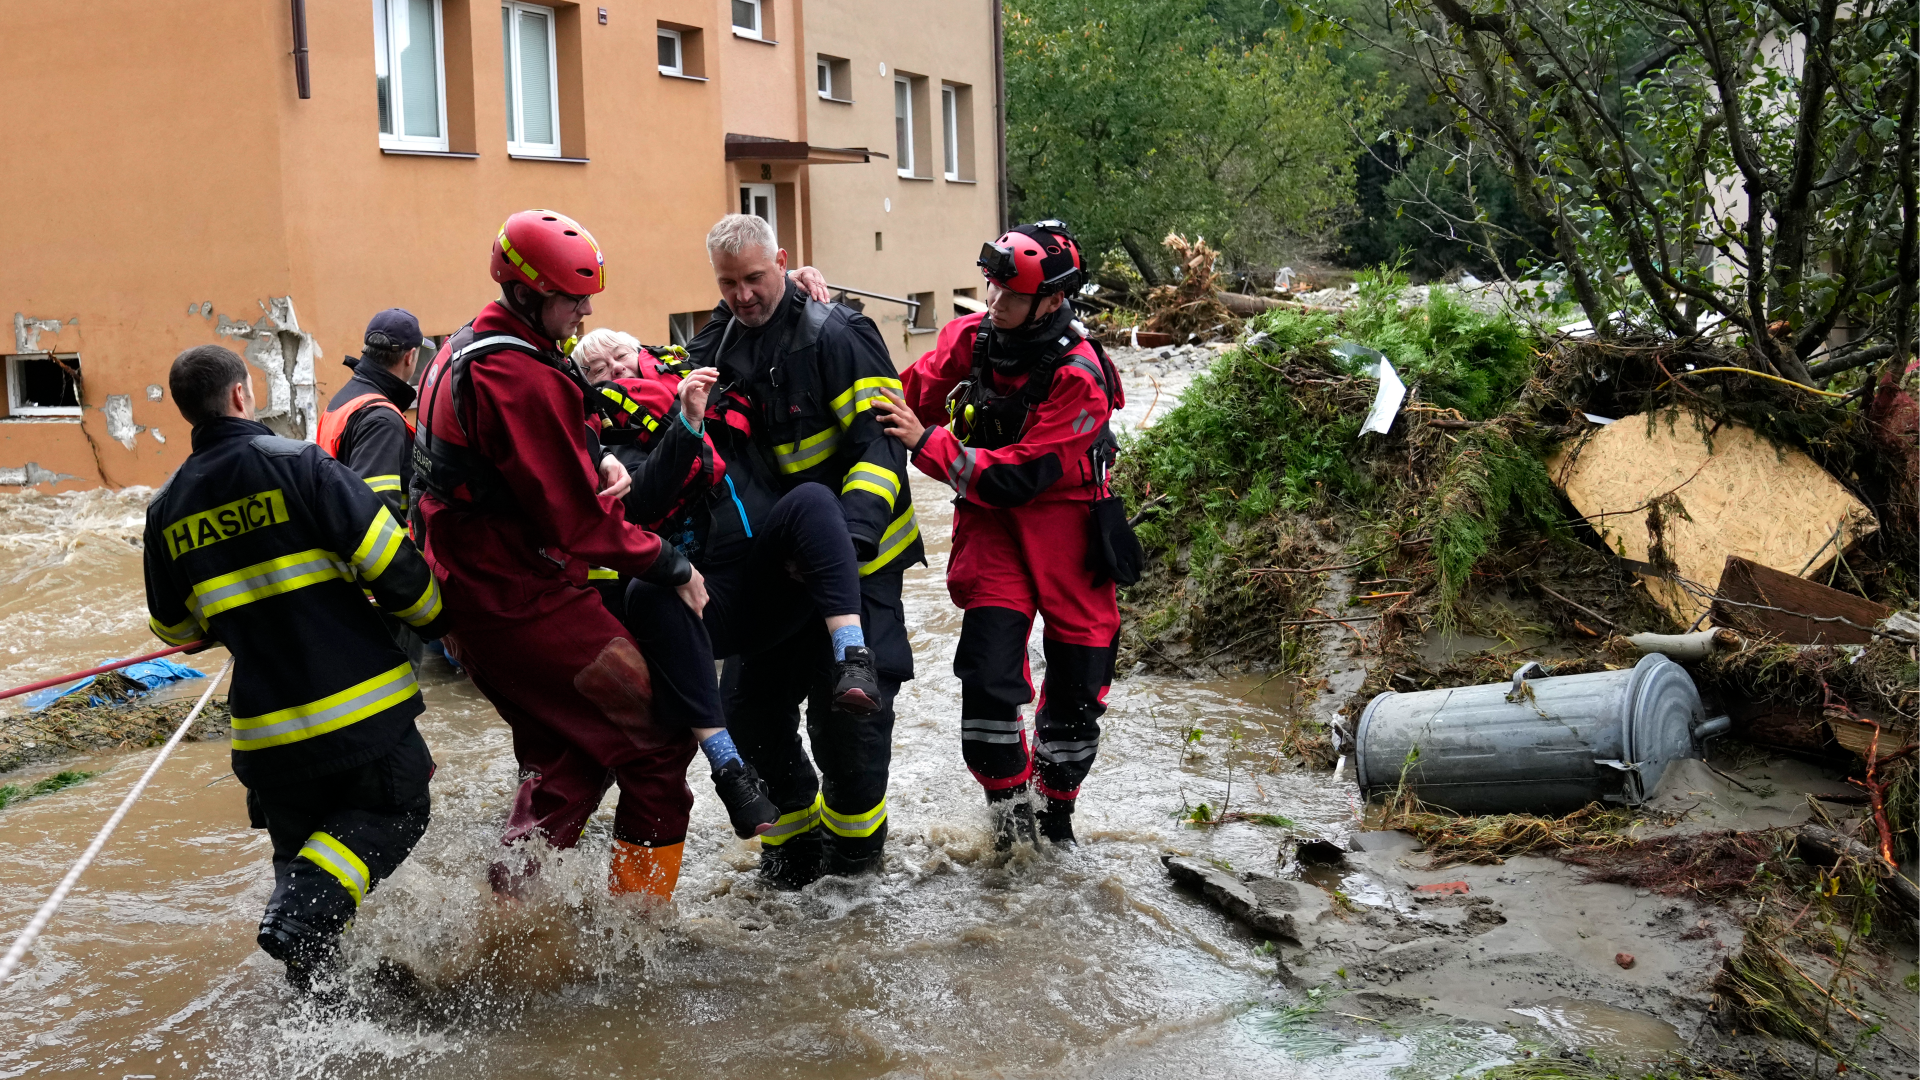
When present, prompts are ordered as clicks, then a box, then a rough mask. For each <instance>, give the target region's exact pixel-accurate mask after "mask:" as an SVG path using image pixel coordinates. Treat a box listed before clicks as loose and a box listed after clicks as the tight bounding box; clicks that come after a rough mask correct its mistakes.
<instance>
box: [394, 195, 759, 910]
mask: <svg viewBox="0 0 1920 1080" xmlns="http://www.w3.org/2000/svg"><path fill="white" fill-rule="evenodd" d="M493 278H494V280H495V281H497V282H500V284H501V298H500V299H499V300H496V301H494V302H493V303H491V304H488V305H487V306H486V307H485V308H484V309H483V310H482V311H481V312H480V314H479V316H478V317H477V318H475V319H474V321H473V323H472V325H471V327H470V328H469V329H468V330H463V331H462V332H461V333H459V334H456V335H454V337H453V338H452V339H450V340H449V341H448V343H447V345H446V346H444V347H443V348H442V350H441V352H440V355H439V356H437V357H435V358H434V362H433V365H432V367H431V368H430V369H429V371H428V375H427V378H426V380H424V382H425V386H424V388H423V392H422V395H421V405H420V409H419V417H420V422H419V432H418V435H417V437H416V442H415V447H416V454H415V464H416V475H417V477H418V479H419V483H420V487H421V491H420V493H419V496H418V499H417V500H416V503H417V506H418V507H419V513H420V523H419V524H420V529H419V532H420V536H421V539H422V540H423V544H422V547H423V548H424V549H425V551H426V555H427V560H428V562H429V563H430V564H431V565H432V566H433V569H434V573H435V575H436V576H437V577H438V578H439V579H440V580H441V582H442V585H443V591H444V594H445V597H446V604H447V610H448V614H449V617H450V619H451V621H452V632H451V633H450V634H449V635H448V641H449V642H450V643H451V645H452V646H453V652H454V653H455V655H456V657H457V658H458V659H459V661H460V662H461V663H462V664H464V665H466V667H467V669H468V672H469V673H470V674H471V675H472V678H473V681H474V684H475V685H476V686H478V687H479V688H480V690H481V691H482V692H483V693H484V694H486V696H487V698H488V700H490V701H491V702H492V703H493V705H494V707H495V708H496V709H498V710H499V712H500V715H501V716H502V717H503V718H504V719H505V720H506V721H507V724H508V725H509V726H510V727H511V728H512V729H513V746H514V756H515V757H516V758H517V759H518V761H519V764H520V772H521V776H522V777H523V778H524V779H523V780H522V782H521V784H520V789H519V791H518V793H517V794H516V796H515V798H514V802H513V808H512V810H511V812H510V813H509V816H508V819H507V829H506V834H505V836H504V837H503V838H502V839H503V843H506V844H509V845H511V844H513V843H515V842H516V841H519V840H521V839H523V838H526V837H530V836H534V835H541V836H544V837H545V838H546V840H547V842H548V843H550V844H552V845H553V846H554V847H560V848H567V847H572V846H573V845H574V844H575V843H576V842H578V840H579V838H580V835H581V831H582V829H583V828H584V827H585V826H586V823H587V818H588V817H589V816H590V815H591V814H592V813H593V811H594V809H595V808H596V807H597V806H598V805H599V803H600V799H601V797H602V796H603V795H604V794H605V793H606V790H607V787H608V786H609V785H610V784H618V785H619V787H620V802H619V806H618V809H617V810H616V812H615V815H614V824H613V857H612V873H611V877H610V881H609V887H610V888H611V890H612V891H614V892H616V893H643V894H650V895H652V896H655V897H661V898H665V897H668V896H671V895H672V893H673V887H674V884H675V883H676V882H677V881H678V879H679V872H680V857H681V850H682V842H683V841H684V839H685V837H686V830H687V817H688V812H689V810H690V809H691V807H692V804H693V793H692V791H691V790H689V789H688V787H687V784H686V771H687V764H688V762H689V761H690V760H691V758H692V757H693V754H694V751H695V746H696V744H695V739H694V736H693V734H692V732H691V731H690V730H689V729H717V728H720V727H721V726H722V725H721V721H720V720H719V701H718V696H717V695H718V690H717V688H716V687H715V686H714V679H713V667H712V664H713V658H712V654H711V651H710V649H708V647H707V645H706V633H705V630H704V628H703V627H702V625H701V623H700V618H699V610H700V608H701V607H702V606H703V605H704V604H705V600H706V595H705V589H704V586H703V584H702V582H701V579H700V576H699V574H698V572H697V571H695V570H694V569H693V567H692V565H691V564H690V563H688V562H687V560H686V558H685V557H684V556H682V555H680V554H679V553H678V552H677V551H675V550H674V549H673V548H671V547H667V546H664V545H662V544H661V542H660V538H659V537H657V536H655V535H653V534H652V533H649V532H647V531H646V530H645V529H642V528H640V527H639V526H637V525H631V524H628V522H627V520H626V518H625V515H624V514H623V512H622V508H621V503H620V496H621V495H623V494H624V493H625V491H626V489H627V487H628V486H629V484H630V480H629V478H628V476H627V472H626V469H625V467H624V466H622V465H620V463H619V462H618V460H616V459H615V458H614V457H613V456H612V455H611V454H608V453H606V452H605V451H604V450H603V448H602V447H600V446H599V445H598V443H597V441H596V440H595V439H594V437H593V435H592V433H591V429H589V427H588V424H587V412H586V405H585V395H586V393H587V391H588V388H587V387H586V385H585V383H584V382H582V381H581V380H580V378H579V376H578V374H577V372H576V371H575V370H574V368H573V367H572V365H571V364H570V363H569V362H568V361H567V360H566V358H565V357H564V356H563V355H562V354H561V353H560V352H559V351H558V348H557V346H556V343H557V342H559V341H562V340H565V339H567V338H570V337H572V336H574V335H575V334H576V333H578V330H579V326H580V322H581V320H582V319H583V318H585V317H586V316H587V315H589V314H591V313H592V310H593V307H592V301H591V297H592V295H593V294H596V293H598V292H600V291H601V290H602V289H603V288H604V287H605V271H604V268H603V263H602V259H601V254H600V250H599V247H598V245H596V244H595V243H594V241H593V238H592V236H590V235H589V234H588V233H587V231H586V230H585V229H584V228H581V227H580V226H579V225H578V224H576V223H575V222H573V221H572V220H571V219H569V218H567V217H565V216H564V215H561V214H557V213H554V212H552V211H546V210H528V211H523V212H521V213H518V214H515V215H513V216H512V217H510V218H508V219H507V221H506V223H505V224H504V225H503V226H501V229H500V233H499V235H498V237H497V238H496V239H495V241H494V246H493ZM596 566H600V567H607V568H610V569H612V570H615V571H618V572H620V573H623V574H627V575H630V576H632V577H635V578H639V579H641V580H643V581H650V582H653V583H655V584H658V585H663V586H668V587H672V588H676V589H678V590H679V592H680V595H681V597H682V598H683V599H684V600H685V601H686V603H685V604H684V605H676V607H677V608H678V609H679V610H678V612H667V613H665V614H666V619H667V620H671V619H673V618H676V617H677V618H678V620H679V621H678V623H677V624H676V623H672V622H670V621H663V622H662V623H661V624H660V625H654V626H650V627H648V628H646V629H647V630H648V631H649V632H650V633H651V634H653V635H656V636H657V638H658V640H653V639H652V638H649V640H646V641H641V642H639V644H638V645H637V646H636V642H635V639H634V637H633V635H632V634H631V633H629V632H628V631H627V630H626V629H625V628H623V627H622V626H621V625H620V623H619V621H618V620H616V619H615V618H614V617H613V616H612V615H611V614H609V613H608V611H607V609H606V607H605V606H604V605H603V604H602V603H601V601H600V597H599V595H598V594H597V593H595V592H594V591H593V590H592V589H591V588H590V587H589V585H588V572H589V569H590V568H592V567H596ZM643 651H644V654H645V655H644V656H643ZM649 660H651V661H653V665H652V667H651V669H650V666H649ZM702 664H704V665H705V667H704V670H702V669H701V665H702ZM753 786H754V787H755V788H757V790H756V792H755V794H757V795H758V797H759V798H760V800H762V808H763V809H764V810H767V811H771V809H772V804H771V803H767V802H765V801H764V800H765V795H764V791H765V788H764V785H760V784H759V783H758V778H757V777H755V778H753ZM772 816H777V813H774V814H773V815H772ZM772 816H768V817H766V818H765V820H767V821H771V820H772ZM736 827H737V825H736ZM749 835H751V830H749ZM530 872H531V868H530V865H529V864H528V863H527V862H525V861H524V860H519V859H507V860H503V861H501V862H499V863H496V864H495V866H494V867H493V869H492V873H491V877H492V879H493V883H494V888H495V890H496V892H501V893H506V894H512V893H513V892H514V891H515V889H516V887H517V885H518V884H519V882H520V881H521V880H522V878H523V876H524V875H526V874H528V873H530Z"/></svg>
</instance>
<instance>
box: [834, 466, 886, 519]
mask: <svg viewBox="0 0 1920 1080" xmlns="http://www.w3.org/2000/svg"><path fill="white" fill-rule="evenodd" d="M849 491H870V492H872V493H874V494H875V495H878V496H880V497H881V498H882V499H885V500H886V501H887V509H888V510H889V511H891V510H892V509H893V503H894V500H895V499H897V498H899V496H900V474H899V473H896V472H894V471H893V470H892V469H889V468H885V467H883V466H880V465H875V464H874V463H873V462H871V461H856V462H854V463H853V468H851V469H848V470H847V479H846V482H845V483H843V484H841V485H840V494H842V495H845V494H846V493H847V492H849Z"/></svg>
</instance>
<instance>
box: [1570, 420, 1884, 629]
mask: <svg viewBox="0 0 1920 1080" xmlns="http://www.w3.org/2000/svg"><path fill="white" fill-rule="evenodd" d="M1710 431H1711V434H1710V435H1709V432H1710ZM1709 445H1711V449H1709ZM1547 468H1548V470H1549V472H1550V474H1551V475H1552V476H1553V479H1554V483H1555V485H1556V486H1557V487H1559V488H1560V490H1562V491H1563V492H1565V493H1566V496H1567V499H1568V501H1570V502H1572V503H1573V506H1574V509H1576V510H1578V511H1579V512H1580V513H1581V515H1582V516H1584V517H1585V518H1586V519H1587V521H1588V522H1589V523H1591V524H1592V525H1593V527H1594V529H1595V530H1597V531H1598V532H1599V533H1600V535H1601V536H1602V537H1604V538H1605V539H1606V542H1607V546H1608V547H1610V548H1612V549H1613V550H1614V551H1615V552H1617V553H1618V554H1619V555H1620V556H1621V557H1622V558H1624V559H1631V560H1633V561H1635V562H1640V563H1652V564H1662V563H1666V562H1670V563H1671V564H1672V567H1673V570H1672V572H1673V573H1675V574H1678V575H1679V576H1680V577H1683V578H1685V579H1687V580H1688V581H1690V582H1694V583H1696V584H1697V585H1698V586H1699V588H1700V590H1701V591H1703V592H1711V591H1712V590H1713V588H1714V587H1715V586H1716V585H1717V584H1718V583H1719V580H1720V573H1721V570H1722V569H1724V568H1725V566H1726V561H1727V556H1729V555H1738V556H1740V557H1741V558H1744V559H1751V560H1752V561H1754V562H1757V563H1759V564H1761V565H1762V566H1769V567H1772V568H1773V569H1775V570H1782V571H1785V572H1786V573H1788V574H1794V575H1798V574H1800V573H1801V572H1802V571H1804V570H1805V569H1806V568H1807V566H1808V564H1809V563H1810V562H1812V561H1813V560H1814V558H1815V556H1816V555H1817V556H1819V557H1820V559H1821V561H1825V560H1826V559H1828V558H1831V557H1832V555H1833V553H1834V551H1835V550H1836V547H1835V545H1838V548H1839V549H1844V548H1845V547H1847V546H1849V545H1851V544H1852V543H1854V542H1855V541H1856V540H1858V539H1859V538H1860V537H1862V536H1864V535H1866V534H1867V533H1869V532H1871V531H1873V529H1874V528H1875V523H1874V519H1873V513H1872V511H1870V510H1868V509H1867V507H1866V506H1865V505H1864V504H1862V503H1861V502H1860V500H1858V499H1856V498H1854V497H1853V495H1852V494H1851V493H1850V492H1848V491H1847V489H1846V488H1844V487H1842V486H1840V484H1839V482H1838V481H1836V480H1834V479H1833V477H1831V476H1829V475H1827V472H1826V470H1824V469H1822V468H1821V467H1820V466H1819V465H1816V464H1815V463H1814V461H1813V459H1812V458H1810V457H1808V456H1807V455H1805V454H1803V453H1800V452H1799V451H1797V450H1782V449H1779V448H1776V447H1775V446H1774V445H1773V444H1772V443H1769V442H1767V441H1766V440H1765V439H1762V438H1761V437H1760V436H1759V435H1758V434H1756V433H1755V432H1754V431H1753V430H1752V429H1751V428H1746V427H1741V426H1738V425H1734V424H1725V425H1722V426H1720V427H1719V428H1718V429H1717V430H1715V429H1712V427H1711V422H1710V421H1708V420H1706V419H1704V418H1702V417H1699V416H1696V415H1694V414H1692V413H1687V412H1682V411H1679V410H1667V411H1664V412H1661V413H1657V414H1654V415H1653V416H1652V417H1651V418H1649V417H1648V416H1629V417H1626V418H1624V419H1621V420H1619V421H1616V422H1614V423H1612V424H1608V425H1607V426H1605V427H1602V428H1600V429H1598V430H1596V431H1594V432H1592V433H1591V434H1588V435H1585V436H1582V437H1580V438H1578V439H1573V440H1570V441H1568V442H1567V443H1564V444H1562V445H1561V447H1560V448H1559V449H1558V450H1557V451H1555V453H1554V455H1553V456H1552V457H1551V458H1550V459H1549V460H1548V462H1547ZM1656 503H1658V504H1660V505H1659V506H1658V507H1657V508H1656V506H1655V505H1654V504H1656ZM1656 509H1658V510H1659V513H1658V514H1656V513H1655V511H1656ZM1656 531H1657V533H1658V536H1659V541H1658V551H1657V552H1656V551H1655V534H1656ZM1642 580H1643V581H1644V582H1645V583H1646V587H1647V591H1648V593H1649V594H1650V595H1652V597H1653V598H1654V599H1655V600H1656V601H1657V602H1659V603H1660V604H1661V606H1663V607H1665V608H1666V609H1667V611H1668V612H1669V613H1671V614H1672V615H1673V618H1674V621H1675V622H1678V623H1680V624H1682V625H1691V624H1692V623H1694V622H1695V621H1696V620H1698V619H1699V618H1700V616H1701V615H1703V614H1705V613H1706V610H1707V607H1706V601H1704V600H1702V599H1700V598H1698V597H1697V596H1695V595H1693V594H1690V593H1688V592H1687V591H1686V590H1685V589H1683V588H1682V587H1681V586H1680V585H1679V584H1678V583H1676V582H1675V581H1673V580H1671V579H1670V578H1668V577H1664V576H1658V575H1654V576H1648V575H1643V576H1642Z"/></svg>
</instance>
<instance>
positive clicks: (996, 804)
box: [987, 787, 1035, 851]
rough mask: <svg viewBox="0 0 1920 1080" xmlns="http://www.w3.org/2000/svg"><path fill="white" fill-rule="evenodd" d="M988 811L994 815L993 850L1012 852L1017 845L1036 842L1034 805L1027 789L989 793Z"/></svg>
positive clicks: (1011, 789) (1010, 789) (1020, 788)
mask: <svg viewBox="0 0 1920 1080" xmlns="http://www.w3.org/2000/svg"><path fill="white" fill-rule="evenodd" d="M987 810H988V811H989V812H990V813H992V814H993V850H995V851H1012V850H1013V845H1015V844H1020V843H1025V844H1032V843H1034V842H1035V832H1034V824H1033V804H1032V803H1031V802H1028V801H1027V789H1026V788H1025V787H1018V788H1009V789H1007V790H1004V791H989V792H987Z"/></svg>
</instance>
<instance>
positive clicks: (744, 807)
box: [713, 759, 780, 840]
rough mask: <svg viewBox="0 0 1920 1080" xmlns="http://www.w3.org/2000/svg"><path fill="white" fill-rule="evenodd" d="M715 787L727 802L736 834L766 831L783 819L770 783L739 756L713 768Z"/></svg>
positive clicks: (729, 816) (742, 837) (743, 837)
mask: <svg viewBox="0 0 1920 1080" xmlns="http://www.w3.org/2000/svg"><path fill="white" fill-rule="evenodd" d="M713 790H714V791H716V792H718V793H719V795H720V801H721V802H722V803H724V804H725V805H726V808H727V819H728V820H729V821H731V822H733V835H735V836H737V837H739V838H740V839H742V840H745V839H747V838H748V837H750V836H758V835H760V834H761V833H763V832H766V831H767V830H768V829H771V828H773V823H774V822H776V821H779V820H780V808H779V807H777V806H775V805H773V799H772V798H771V797H770V796H769V795H768V794H767V782H766V781H765V780H762V779H760V774H759V773H757V772H754V771H753V766H751V765H749V764H747V763H746V762H745V761H743V760H739V759H735V760H733V761H729V762H727V763H726V764H725V765H722V766H720V767H719V768H717V769H715V770H713Z"/></svg>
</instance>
